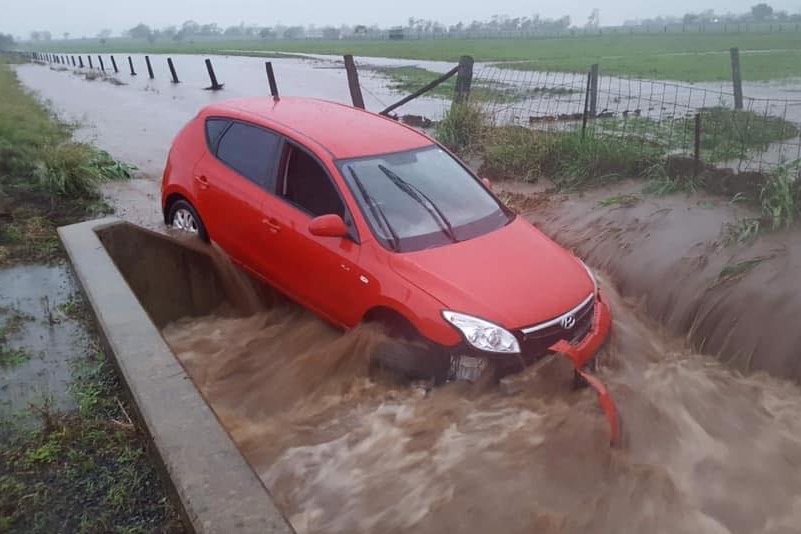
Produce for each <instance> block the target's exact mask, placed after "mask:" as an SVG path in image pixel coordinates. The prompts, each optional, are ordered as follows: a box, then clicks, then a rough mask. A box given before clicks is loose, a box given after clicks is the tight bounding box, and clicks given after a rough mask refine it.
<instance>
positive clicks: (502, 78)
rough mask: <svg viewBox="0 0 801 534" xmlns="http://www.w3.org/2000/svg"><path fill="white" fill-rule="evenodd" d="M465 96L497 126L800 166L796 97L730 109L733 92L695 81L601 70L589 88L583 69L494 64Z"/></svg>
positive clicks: (712, 159) (733, 163)
mask: <svg viewBox="0 0 801 534" xmlns="http://www.w3.org/2000/svg"><path fill="white" fill-rule="evenodd" d="M588 92H589V94H588ZM593 94H594V95H595V96H594V98H593ZM471 99H472V100H473V102H475V103H477V104H479V105H480V106H481V107H482V108H483V109H484V110H485V112H486V113H487V115H488V116H489V117H490V118H491V120H492V122H493V123H494V124H495V125H497V126H505V125H519V126H526V127H529V128H532V129H535V130H539V131H544V132H561V133H570V132H582V135H584V136H587V137H590V138H609V137H616V138H619V139H620V142H621V143H626V144H627V145H628V146H630V147H636V148H638V149H639V150H640V151H641V152H643V153H648V154H654V155H664V156H670V157H686V158H693V159H694V158H695V157H696V156H698V157H699V159H700V161H701V162H702V164H703V165H713V166H715V167H720V168H730V169H734V170H736V171H738V172H771V171H772V170H774V169H776V168H778V167H784V168H788V169H792V170H794V171H795V172H798V169H799V164H800V163H801V100H781V99H769V98H748V97H746V98H744V99H743V108H742V109H734V108H735V101H734V95H733V94H731V93H727V92H724V91H715V90H712V89H709V88H703V87H697V86H693V85H682V84H677V83H672V82H664V81H653V80H644V79H637V78H624V77H615V76H600V77H599V78H598V83H597V91H595V92H592V91H590V83H589V81H588V74H580V73H564V72H541V71H525V70H515V69H512V68H499V67H496V66H492V65H486V66H482V67H480V68H478V69H477V70H476V73H475V75H474V82H473V92H472V93H471ZM698 122H700V124H699V125H700V129H699V130H697V129H696V126H697V123H698Z"/></svg>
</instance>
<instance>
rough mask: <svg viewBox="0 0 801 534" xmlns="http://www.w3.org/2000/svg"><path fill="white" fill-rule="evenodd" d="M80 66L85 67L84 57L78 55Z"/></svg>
mask: <svg viewBox="0 0 801 534" xmlns="http://www.w3.org/2000/svg"><path fill="white" fill-rule="evenodd" d="M78 67H80V68H83V57H81V56H78Z"/></svg>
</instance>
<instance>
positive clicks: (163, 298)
mask: <svg viewBox="0 0 801 534" xmlns="http://www.w3.org/2000/svg"><path fill="white" fill-rule="evenodd" d="M58 232H59V236H60V237H61V241H62V242H63V243H64V247H65V248H66V250H67V253H68V255H69V258H70V261H71V262H72V265H73V268H74V271H75V274H76V276H77V278H78V281H79V282H80V284H81V286H82V287H83V291H84V293H85V295H86V298H87V300H88V302H89V303H90V305H91V307H92V310H93V312H94V314H95V317H96V318H97V324H98V327H99V331H100V334H101V336H102V338H103V340H104V342H105V344H106V347H107V349H108V351H109V353H110V354H111V355H113V358H114V361H115V362H116V365H117V367H118V369H119V372H120V376H121V377H122V379H123V381H124V383H125V384H126V386H127V388H128V390H129V392H130V395H131V398H132V399H133V401H134V403H135V405H136V408H137V410H138V415H139V417H140V418H141V420H142V421H143V422H144V424H145V426H146V428H147V430H148V432H149V433H150V436H151V438H152V441H153V445H154V449H155V450H156V451H157V453H158V456H159V458H160V460H161V462H162V465H163V467H164V469H165V473H166V475H167V476H168V477H169V480H170V482H171V484H172V486H173V489H174V490H175V493H176V494H177V496H178V498H179V500H180V504H181V506H182V508H183V511H184V517H185V519H186V520H187V521H188V523H189V525H190V526H191V527H192V528H193V529H194V530H195V532H200V533H233V532H242V533H251V532H253V533H256V532H258V533H274V534H284V533H286V534H291V533H292V532H294V531H293V529H292V527H291V526H290V525H289V523H288V522H287V521H286V519H285V518H284V517H283V516H282V514H281V512H280V511H279V509H278V507H277V506H276V505H275V503H274V502H273V500H272V498H271V497H270V495H269V493H268V491H267V489H266V488H265V487H264V485H263V484H262V483H261V481H260V480H259V478H258V477H257V476H256V474H255V473H254V472H253V471H252V470H251V468H250V467H249V466H248V464H247V463H246V461H245V459H244V458H243V457H242V455H241V453H240V452H239V450H238V449H237V448H236V445H235V444H234V442H233V441H232V440H231V438H230V437H229V435H228V434H227V433H226V431H225V430H224V429H223V428H222V426H221V425H220V423H219V421H218V420H217V418H216V416H215V414H214V412H213V411H212V410H211V408H210V407H209V406H208V405H207V404H206V402H205V400H204V399H203V397H202V396H201V395H200V393H199V392H198V390H197V389H196V388H195V386H194V384H193V383H192V380H191V379H190V378H189V376H188V375H187V373H186V372H185V370H184V369H183V367H182V366H181V364H180V363H179V362H178V360H177V359H176V358H175V356H174V355H173V353H172V352H171V351H170V349H169V347H168V346H167V344H166V342H165V341H164V340H163V338H162V337H161V333H160V328H161V326H163V325H164V324H165V323H166V322H169V321H171V320H175V319H178V318H180V317H182V316H185V315H195V314H204V313H208V312H210V311H211V310H212V309H214V308H215V307H216V306H218V305H219V304H221V303H222V302H223V301H224V300H225V293H226V292H225V289H224V284H223V283H222V281H221V280H219V276H217V275H216V274H215V271H214V269H213V268H212V259H211V258H210V257H209V255H208V254H205V255H204V253H203V252H202V249H200V248H197V249H195V248H192V247H188V246H183V245H182V244H180V243H178V242H176V241H175V240H172V239H170V238H168V237H166V236H162V235H160V234H157V233H154V232H150V231H148V230H144V229H142V228H139V227H136V226H134V225H131V224H128V223H123V222H120V221H119V220H117V219H114V218H106V219H100V220H95V221H88V222H84V223H79V224H74V225H71V226H66V227H62V228H59V229H58Z"/></svg>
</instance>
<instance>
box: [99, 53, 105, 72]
mask: <svg viewBox="0 0 801 534" xmlns="http://www.w3.org/2000/svg"><path fill="white" fill-rule="evenodd" d="M97 61H98V62H100V70H102V71H103V72H106V66H105V65H104V64H103V56H100V55H99V56H97Z"/></svg>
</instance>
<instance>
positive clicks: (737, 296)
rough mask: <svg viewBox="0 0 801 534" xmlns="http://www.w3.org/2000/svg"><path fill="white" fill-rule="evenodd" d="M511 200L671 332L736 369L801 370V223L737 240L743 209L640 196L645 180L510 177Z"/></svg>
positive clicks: (798, 374) (783, 373)
mask: <svg viewBox="0 0 801 534" xmlns="http://www.w3.org/2000/svg"><path fill="white" fill-rule="evenodd" d="M503 187H504V188H505V189H507V190H509V191H512V192H513V197H512V201H511V203H512V204H513V205H516V206H517V208H518V209H519V210H520V211H521V213H523V214H525V216H526V217H527V218H529V219H530V220H531V221H533V222H534V223H535V224H537V225H539V226H540V227H541V228H542V229H543V230H544V231H545V232H546V233H548V234H549V235H551V236H552V237H554V238H555V239H556V240H558V241H559V242H560V243H562V244H563V245H565V246H567V247H570V248H572V249H574V250H575V251H576V252H577V253H578V254H579V255H580V256H582V257H584V258H586V259H587V260H588V261H589V263H590V264H591V265H593V266H594V267H597V268H599V269H601V270H603V271H604V272H606V273H608V275H609V277H610V279H611V281H612V282H613V283H614V285H615V286H616V287H617V288H618V289H619V291H620V292H621V294H622V295H624V296H626V297H628V298H632V299H635V300H636V301H637V302H638V305H639V306H641V308H642V309H643V310H644V311H645V312H646V313H647V314H648V315H649V316H650V317H651V318H652V319H654V320H656V321H657V322H659V323H660V324H661V325H663V326H664V327H665V328H667V330H668V331H670V332H672V333H674V334H677V335H681V336H684V335H686V336H688V338H689V340H690V341H691V343H692V345H693V346H694V347H695V348H696V349H697V350H699V351H701V352H703V353H706V354H714V355H716V356H718V357H719V358H720V359H721V360H722V361H724V362H725V363H726V364H727V365H729V366H731V367H733V368H736V369H739V370H742V371H766V372H769V373H771V374H773V375H775V376H778V377H783V378H790V379H793V380H799V379H801V354H800V353H799V346H800V345H801V332H799V330H798V328H797V327H796V324H797V322H798V320H797V318H798V317H799V316H801V296H799V294H798V292H797V288H798V275H799V273H801V232H798V231H780V232H776V233H766V234H763V235H760V236H759V237H758V238H757V239H756V240H755V241H753V242H751V243H745V244H743V243H738V242H737V231H736V230H735V229H734V226H735V225H736V224H737V221H738V220H739V219H740V218H742V217H746V216H752V214H750V213H748V212H747V211H746V209H745V208H740V207H737V206H734V205H732V204H730V203H728V202H726V201H725V200H721V199H720V198H716V197H709V196H704V195H693V196H692V197H687V196H685V195H683V194H680V195H673V196H667V197H653V196H643V195H642V194H641V191H642V187H643V186H642V183H637V182H631V183H624V184H615V185H614V186H612V187H609V188H605V189H604V188H602V189H596V190H592V191H587V192H584V193H582V194H573V195H545V194H544V193H542V192H541V190H538V188H537V187H534V186H528V185H523V184H517V185H515V184H511V183H507V184H504V186H503Z"/></svg>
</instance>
